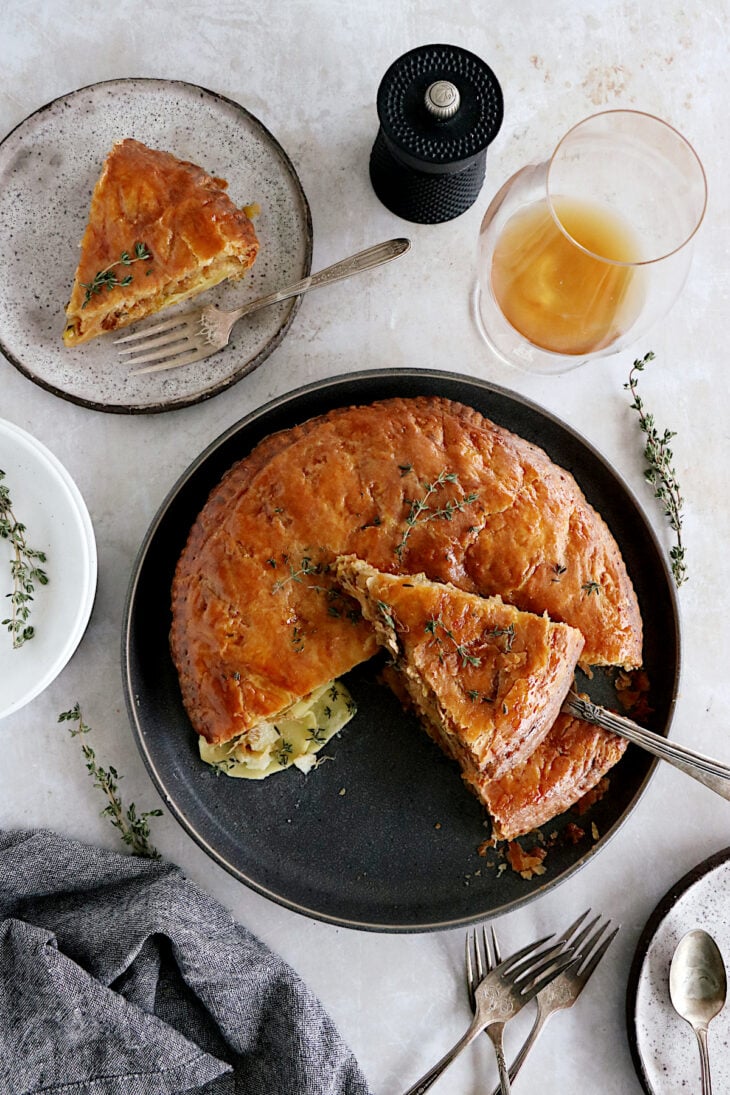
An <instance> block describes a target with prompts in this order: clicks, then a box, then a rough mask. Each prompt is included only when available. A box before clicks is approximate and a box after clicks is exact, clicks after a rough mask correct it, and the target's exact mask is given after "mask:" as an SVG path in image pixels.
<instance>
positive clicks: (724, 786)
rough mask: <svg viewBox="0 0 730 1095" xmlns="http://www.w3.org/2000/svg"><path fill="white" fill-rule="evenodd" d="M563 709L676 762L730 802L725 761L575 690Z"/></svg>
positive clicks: (656, 755) (568, 697)
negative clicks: (684, 743)
mask: <svg viewBox="0 0 730 1095" xmlns="http://www.w3.org/2000/svg"><path fill="white" fill-rule="evenodd" d="M563 711H564V712H566V713H567V714H569V715H576V716H577V717H578V718H579V719H583V720H584V721H585V722H592V723H594V724H595V725H596V726H602V727H603V729H604V730H610V731H612V732H613V733H614V734H618V735H619V736H620V737H622V738H626V739H627V740H628V741H631V742H633V743H634V745H638V746H640V747H641V748H642V749H646V751H647V752H648V753H652V754H653V755H654V756H655V757H659V759H660V760H666V761H667V763H668V764H673V765H674V767H675V768H679V770H680V772H684V774H685V775H687V776H692V778H693V779H696V780H697V781H698V782H699V783H703V784H704V785H705V787H709V788H710V790H711V791H714V792H715V794H716V795H720V797H721V798H724V799H727V800H728V801H730V766H729V765H727V764H723V763H722V761H719V760H713V758H712V757H706V756H704V754H702V753H695V752H694V750H692V749H687V748H685V746H684V745H678V744H677V742H675V741H670V740H669V739H668V738H663V737H662V735H661V734H656V733H654V731H653V730H647V729H645V728H644V727H643V726H639V724H638V723H636V722H632V721H631V719H627V718H626V717H625V716H624V715H616V714H614V712H613V711H607V710H606V708H605V707H599V706H598V704H596V703H592V702H591V701H590V700H587V699H584V697H583V696H579V695H578V694H577V693H576V692H572V691H571V692H569V693H568V695H567V696H566V698H565V701H564V703H563Z"/></svg>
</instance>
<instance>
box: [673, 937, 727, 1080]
mask: <svg viewBox="0 0 730 1095" xmlns="http://www.w3.org/2000/svg"><path fill="white" fill-rule="evenodd" d="M669 995H670V997H671V1000H672V1004H673V1005H674V1010H675V1011H676V1012H677V1014H678V1015H680V1016H681V1017H682V1019H686V1021H687V1022H688V1023H689V1025H690V1026H691V1027H692V1029H693V1030H694V1032H695V1034H696V1035H697V1042H698V1044H699V1047H700V1065H701V1068H702V1095H712V1082H711V1080H710V1058H709V1054H708V1052H707V1028H708V1026H709V1025H710V1022H711V1021H712V1020H713V1019H714V1018H715V1016H716V1015H717V1014H718V1013H719V1012H721V1011H722V1009H723V1007H724V1005H725V998H726V996H727V978H726V975H725V966H724V964H723V961H722V955H721V954H720V951H719V949H718V946H717V943H716V942H715V940H714V939H713V938H712V936H711V935H708V934H707V932H706V931H702V930H701V929H700V928H695V929H694V931H691V932H687V934H686V935H685V936H683V937H682V938H681V939H680V941H679V943H678V944H677V949H676V950H675V952H674V955H673V957H672V964H671V966H670V968H669Z"/></svg>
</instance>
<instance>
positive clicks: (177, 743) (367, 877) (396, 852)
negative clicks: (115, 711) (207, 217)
mask: <svg viewBox="0 0 730 1095" xmlns="http://www.w3.org/2000/svg"><path fill="white" fill-rule="evenodd" d="M395 395H403V396H415V395H441V396H445V397H448V398H450V399H455V400H459V401H461V402H463V403H467V404H469V405H471V406H472V407H475V408H477V409H478V410H479V411H481V412H482V413H484V414H485V415H487V416H488V417H489V418H491V419H493V420H494V421H495V422H498V423H500V424H501V425H503V426H506V427H507V428H509V429H511V430H513V431H514V432H516V433H518V434H520V435H521V436H522V437H525V438H527V439H528V440H530V441H533V442H535V443H537V444H538V445H541V446H542V447H543V448H544V449H546V450H547V452H548V453H549V454H550V456H551V457H552V458H553V459H554V460H555V461H557V463H559V464H561V465H562V466H563V467H565V468H567V469H568V470H570V471H571V472H573V474H574V475H575V477H576V479H577V480H578V482H579V483H580V485H581V486H582V488H583V490H584V491H585V493H586V495H587V497H588V499H589V501H590V502H591V503H592V504H593V505H594V506H595V507H596V508H597V509H598V510H599V511H600V512H601V513H602V514H603V516H604V518H605V519H606V521H607V522H608V524H609V526H610V527H611V529H612V531H613V533H614V535H615V536H616V538H617V540H618V542H619V544H620V546H621V549H622V551H623V554H624V558H625V560H626V563H627V566H628V569H629V572H630V574H631V577H632V579H633V581H634V584H635V586H636V590H637V593H638V596H639V600H640V603H641V606H642V611H643V615H644V620H645V621H646V631H647V635H646V648H645V659H646V666H647V668H648V671H649V674H650V677H651V681H652V693H651V701H652V705H653V707H654V714H653V716H652V728H653V729H655V730H658V731H660V732H662V733H666V731H667V729H668V727H669V723H670V720H671V715H672V712H673V708H674V703H675V696H676V689H677V678H678V672H679V628H678V619H677V606H676V601H675V597H674V593H673V590H672V585H671V578H670V576H669V574H668V571H667V568H666V565H665V563H664V559H663V556H662V552H661V549H660V548H659V546H658V544H657V542H656V540H655V537H654V535H653V533H652V531H651V528H650V527H649V525H648V523H647V521H646V519H645V517H644V516H643V514H642V512H641V510H640V508H639V506H638V505H637V503H636V501H635V499H634V498H633V496H632V495H631V494H630V493H629V491H628V490H627V488H626V487H625V486H624V485H623V484H622V482H621V481H620V480H619V479H618V477H617V476H616V474H615V473H614V472H613V471H612V470H611V468H610V467H609V466H608V464H607V463H606V462H605V461H604V460H603V459H602V458H601V456H599V454H598V453H597V452H596V451H595V450H594V449H592V448H591V446H590V445H589V444H587V442H586V441H584V440H583V439H582V438H581V437H579V436H578V435H577V434H576V433H574V432H573V431H572V430H571V429H569V428H568V427H567V426H564V425H563V424H562V423H561V422H560V421H558V420H557V419H556V418H554V417H552V416H551V415H549V414H547V413H545V412H544V411H542V410H540V409H539V408H538V407H536V406H535V405H534V404H531V403H529V402H527V401H525V400H523V399H520V398H519V397H517V396H515V395H512V394H510V393H509V392H507V391H504V390H502V389H499V388H495V387H492V386H491V385H489V384H486V383H482V382H480V381H476V380H471V379H469V378H467V377H462V376H458V375H454V374H449V373H439V372H428V371H423V370H400V369H399V370H388V371H378V372H372V373H356V374H353V375H350V376H341V377H336V378H335V379H333V380H327V381H324V382H322V383H319V384H314V385H311V386H309V387H306V388H302V389H300V390H299V391H296V392H293V393H292V394H291V395H288V396H286V397H284V398H282V399H279V400H276V401H275V402H273V403H269V404H268V405H267V406H265V407H263V408H261V410H258V411H256V412H254V413H253V414H252V415H250V416H249V417H248V418H246V419H244V420H243V421H242V422H240V423H238V424H237V425H236V426H233V427H232V428H231V429H230V430H228V432H227V433H225V434H223V436H222V437H220V438H219V439H218V440H217V441H215V442H214V443H213V444H212V445H211V446H210V447H209V448H208V449H207V450H206V451H205V452H204V453H203V454H202V455H201V456H200V457H198V459H197V460H196V461H195V462H194V463H193V464H192V465H191V467H190V468H189V469H188V471H187V472H186V473H185V475H183V477H182V478H181V479H180V480H179V482H178V483H177V484H176V485H175V486H174V487H173V489H172V491H171V492H170V494H169V496H168V498H167V500H166V501H165V503H164V504H163V506H162V508H161V510H160V512H159V513H158V515H157V517H156V518H155V520H154V522H153V523H152V526H151V528H150V530H149V532H148V534H147V537H146V539H145V542H144V544H143V545H142V548H141V551H140V554H139V557H138V559H137V562H136V565H135V569H134V574H133V577H132V581H131V584H130V589H129V595H128V602H127V607H126V614H125V628H124V638H123V672H124V680H125V689H126V694H127V702H128V707H129V714H130V717H131V719H132V723H133V726H134V728H135V731H136V734H137V739H138V743H139V747H140V749H141V751H142V755H143V757H144V759H145V762H146V763H147V766H148V768H149V771H150V774H151V776H152V778H153V780H154V782H155V783H156V785H157V787H158V789H159V790H160V792H161V793H162V795H163V796H164V798H165V799H166V801H167V804H168V807H169V809H170V810H171V811H172V812H173V814H174V815H175V816H176V817H177V818H178V820H179V821H180V823H181V824H182V825H183V827H184V828H185V829H186V830H187V832H188V833H189V834H190V835H191V836H192V837H193V838H194V839H195V840H196V841H197V842H198V843H199V844H200V845H201V847H203V848H204V849H205V850H206V851H207V852H208V853H209V854H210V855H211V856H212V857H213V858H214V859H216V860H217V861H218V862H219V863H220V864H221V865H222V866H224V867H225V868H226V869H227V870H229V871H230V872H231V873H232V874H233V875H235V876H236V877H237V878H239V879H240V880H241V881H242V882H245V883H246V884H247V885H249V886H251V887H253V888H254V889H255V890H258V891H259V892H260V893H262V894H265V895H266V896H267V897H270V898H272V899H273V900H275V901H278V902H280V903H281V904H283V905H286V906H288V907H289V908H292V909H296V910H297V911H299V912H303V913H307V914H308V915H310V916H315V917H319V918H321V919H323V920H330V921H334V922H336V923H339V924H344V925H347V926H350V927H357V928H370V929H376V930H382V931H417V930H419V931H420V930H427V929H433V928H446V927H454V926H456V925H459V924H465V923H468V922H470V921H473V920H476V919H479V918H482V917H486V916H497V915H500V914H502V913H504V912H506V911H507V910H509V909H513V908H515V907H516V906H518V905H522V904H524V903H525V902H527V901H530V900H532V899H533V898H535V897H537V896H538V895H539V894H541V893H544V892H545V891H546V890H547V889H548V888H550V887H552V886H554V885H556V883H558V882H560V881H562V880H563V879H565V878H567V877H568V876H569V875H570V874H572V873H573V872H574V871H575V870H577V869H578V868H579V867H580V866H582V865H583V864H585V863H587V862H588V861H589V860H591V859H592V858H593V857H594V856H595V855H596V854H597V853H598V852H599V851H600V849H601V848H602V847H603V846H604V845H605V844H606V842H607V841H608V840H609V839H610V838H611V837H612V836H613V834H614V833H615V832H616V831H617V829H618V828H619V826H620V824H621V822H622V821H623V820H624V819H625V818H626V816H627V814H628V813H629V811H630V810H631V808H632V807H633V805H634V804H635V803H636V801H637V799H638V797H639V795H640V793H641V792H642V790H643V788H644V787H645V785H646V782H647V779H648V776H649V773H650V771H651V768H652V762H651V761H650V760H649V758H648V757H647V756H646V755H645V754H642V753H641V752H639V751H638V750H634V748H633V747H630V748H629V750H628V752H627V754H626V755H625V757H624V758H623V760H622V761H621V763H620V764H619V766H618V767H617V768H616V769H615V771H614V773H613V775H612V779H611V785H610V790H609V792H608V793H607V794H606V795H605V797H604V798H603V799H602V801H600V802H599V803H597V804H596V805H595V806H594V807H593V808H592V810H591V812H590V813H589V814H588V815H586V816H585V817H584V818H581V819H580V823H581V825H582V826H583V827H584V828H586V829H587V833H588V835H587V838H586V839H585V840H584V841H582V842H581V843H579V844H577V845H573V844H570V842H569V841H567V840H566V841H563V840H562V838H561V836H560V835H559V837H558V841H557V844H556V846H555V847H554V848H552V849H551V851H550V852H549V854H548V857H547V860H546V867H547V871H546V873H545V874H544V875H543V876H542V877H539V878H534V879H532V880H531V881H525V880H524V879H523V878H521V877H519V876H518V875H516V874H515V873H514V872H513V871H511V870H509V869H507V870H505V871H504V872H502V873H501V875H498V868H497V867H496V866H493V867H488V866H487V863H488V862H490V861H489V860H486V859H484V858H482V857H480V856H479V855H478V853H477V848H478V846H479V845H480V843H481V842H482V841H483V840H484V839H485V838H486V837H487V836H488V829H486V828H485V826H484V822H485V815H484V813H483V811H482V808H481V807H480V806H479V804H478V802H477V801H476V799H474V798H473V797H472V795H471V794H469V792H468V791H466V790H465V788H464V786H463V784H462V782H461V779H460V776H459V773H458V771H457V769H456V767H455V765H454V764H452V762H450V761H448V760H447V759H446V758H445V757H444V756H442V754H441V753H440V752H439V750H438V749H437V748H436V746H435V745H433V744H432V742H431V741H430V739H428V738H427V737H426V735H425V734H424V733H423V731H422V730H421V729H420V728H419V727H418V725H417V724H416V722H415V721H414V720H413V719H412V718H410V717H409V716H407V715H405V714H404V713H403V711H402V710H401V708H400V707H399V705H398V703H397V702H396V701H395V699H394V698H393V697H392V696H391V695H390V693H389V692H388V691H387V690H386V689H384V688H381V687H379V686H378V685H376V684H375V674H376V666H375V665H374V664H372V663H370V664H368V665H365V666H361V667H360V668H359V669H357V670H356V671H354V672H353V673H351V674H350V675H349V678H348V684H349V686H350V688H351V690H352V692H353V694H354V696H355V698H356V700H357V701H358V708H359V710H358V714H357V716H356V717H355V719H354V720H353V722H351V723H350V724H349V725H348V726H347V727H346V728H345V730H344V731H343V732H342V734H341V735H340V736H339V737H338V738H337V739H335V741H334V742H333V743H332V744H331V745H330V746H328V747H327V752H328V754H330V755H332V756H334V758H335V759H334V761H333V762H330V763H327V764H323V765H322V766H321V767H320V768H319V769H318V770H317V771H316V772H315V773H312V774H310V775H309V776H304V775H302V774H301V773H299V772H293V771H290V772H287V773H286V774H285V775H284V776H281V777H279V776H274V777H273V778H271V779H268V780H265V781H263V782H261V783H243V784H242V783H241V781H237V780H231V779H228V778H226V777H225V776H216V774H215V773H214V772H213V771H212V770H211V769H210V768H207V767H206V766H205V765H203V764H202V763H201V762H200V760H199V759H198V755H197V746H196V742H195V740H194V739H195V735H194V733H193V731H192V729H191V727H190V723H189V722H188V719H187V716H186V714H185V711H184V709H183V706H182V703H181V700H180V692H179V689H178V682H177V675H176V672H175V669H174V667H173V665H172V663H171V660H170V656H169V652H168V632H169V627H170V607H169V591H170V584H171V580H172V575H173V571H174V568H175V564H176V562H177V559H178V556H179V554H180V552H181V550H182V548H183V545H184V543H185V540H186V538H187V535H188V531H189V529H190V526H191V525H192V523H193V522H194V520H195V518H196V516H197V514H198V512H199V511H200V509H201V507H202V506H203V504H204V502H205V500H206V498H207V496H208V493H209V492H210V490H211V489H212V488H213V487H214V486H215V484H216V483H217V482H218V480H219V479H220V477H221V476H222V475H223V473H224V472H225V471H226V470H227V468H229V467H230V465H231V464H233V463H234V462H235V461H236V460H238V459H239V458H241V457H243V456H245V455H246V454H247V453H248V452H250V450H251V449H252V448H253V446H254V445H255V444H256V443H257V442H258V441H260V440H261V439H262V438H264V437H266V436H267V435H268V434H270V433H272V432H274V431H276V430H280V429H284V428H287V427H289V426H293V425H295V424H296V423H299V422H302V421H304V420H305V419H307V418H311V417H312V416H313V415H316V414H320V413H322V412H324V411H327V410H329V409H331V408H333V407H339V406H347V405H349V404H353V403H367V402H371V401H373V400H375V399H380V398H386V397H389V396H395ZM600 683H601V682H600V680H599V679H598V678H596V680H595V681H593V682H591V686H590V689H589V690H591V689H594V690H595V689H596V688H597V687H598V686H599V685H600ZM598 698H600V696H599V697H598ZM568 820H570V818H569V816H566V817H564V818H561V819H558V821H557V822H556V823H555V825H552V823H551V826H550V830H551V831H552V829H555V830H558V832H559V834H560V833H562V829H563V827H564V825H565V823H566V822H567V821H568ZM572 820H576V819H575V818H572ZM591 822H595V824H596V826H597V829H598V832H599V834H600V837H599V839H598V840H597V841H596V842H595V843H594V842H593V841H592V839H591V837H590V832H591Z"/></svg>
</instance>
